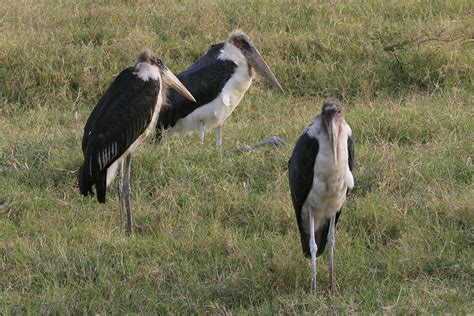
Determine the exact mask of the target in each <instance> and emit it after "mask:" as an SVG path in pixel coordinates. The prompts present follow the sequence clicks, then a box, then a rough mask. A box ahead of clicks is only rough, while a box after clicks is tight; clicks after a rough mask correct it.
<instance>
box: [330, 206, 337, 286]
mask: <svg viewBox="0 0 474 316" xmlns="http://www.w3.org/2000/svg"><path fill="white" fill-rule="evenodd" d="M335 226H336V215H334V216H333V217H331V220H330V222H329V232H328V247H329V257H328V264H329V290H330V291H331V292H334V260H333V259H334V245H335V244H336V239H335V238H334V230H335Z"/></svg>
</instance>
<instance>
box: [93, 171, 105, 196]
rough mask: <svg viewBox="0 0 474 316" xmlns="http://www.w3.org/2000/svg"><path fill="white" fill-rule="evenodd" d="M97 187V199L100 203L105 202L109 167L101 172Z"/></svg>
mask: <svg viewBox="0 0 474 316" xmlns="http://www.w3.org/2000/svg"><path fill="white" fill-rule="evenodd" d="M95 187H96V189H97V201H99V203H105V195H106V193H107V169H105V171H102V172H100V173H99V178H98V179H97V182H96V183H95Z"/></svg>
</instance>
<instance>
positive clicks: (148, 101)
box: [79, 67, 160, 203]
mask: <svg viewBox="0 0 474 316" xmlns="http://www.w3.org/2000/svg"><path fill="white" fill-rule="evenodd" d="M159 90H160V82H159V80H148V81H143V80H142V79H140V78H139V77H138V76H137V75H136V74H135V73H134V69H133V68H132V67H130V68H127V69H125V70H124V71H122V72H121V73H120V74H119V75H118V76H117V78H116V79H115V80H114V82H113V83H112V85H111V86H110V87H109V88H108V89H107V91H106V92H105V94H104V95H103V96H102V98H101V99H100V100H99V102H98V103H97V105H96V107H95V108H94V110H93V111H92V113H91V115H90V116H89V118H88V120H87V123H86V126H85V127H84V136H83V138H82V151H83V153H84V164H83V165H82V166H81V168H80V172H79V173H80V174H79V189H80V191H81V193H82V194H83V195H84V196H87V195H88V194H91V195H92V194H93V191H92V186H93V185H94V184H95V185H96V189H97V199H98V201H99V202H101V203H105V195H106V179H107V168H108V167H109V166H110V165H111V164H113V163H114V162H115V161H116V160H117V159H118V158H120V157H121V156H122V155H123V154H124V153H125V152H126V151H127V149H128V148H129V147H130V145H131V144H133V142H134V141H135V140H136V139H137V138H138V137H139V136H140V135H141V134H142V133H143V132H144V131H145V130H146V128H147V127H148V125H149V124H150V122H151V119H152V117H153V113H154V110H155V107H156V102H157V99H158V93H159Z"/></svg>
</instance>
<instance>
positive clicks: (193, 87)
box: [156, 43, 237, 137]
mask: <svg viewBox="0 0 474 316" xmlns="http://www.w3.org/2000/svg"><path fill="white" fill-rule="evenodd" d="M223 47H224V43H220V44H216V45H213V46H212V47H211V48H210V49H209V51H208V52H207V53H206V54H205V55H204V56H203V57H201V59H199V60H198V61H197V62H196V63H194V64H193V65H192V66H190V67H189V68H187V69H186V70H184V71H183V72H181V73H179V74H178V75H177V77H178V79H179V80H180V81H181V82H182V83H183V84H184V86H185V87H186V88H187V89H188V90H189V92H191V94H192V95H193V96H194V98H195V99H196V102H193V101H190V100H188V99H186V98H184V97H183V96H182V95H180V94H179V93H177V92H176V91H174V90H171V89H170V90H168V93H167V102H166V104H163V106H162V108H161V110H160V115H159V117H158V122H157V125H156V128H157V135H158V137H159V135H160V134H161V130H163V129H167V128H170V127H173V126H174V125H175V124H176V122H177V121H178V120H179V119H181V118H183V117H185V116H187V115H188V114H190V113H192V112H193V111H194V110H196V109H197V108H199V107H200V106H203V105H205V104H207V103H209V102H211V101H212V100H214V99H215V98H216V97H217V96H218V95H219V93H220V92H221V91H222V88H223V87H224V85H225V84H226V82H227V81H228V80H229V78H230V77H231V76H232V74H233V73H234V70H235V68H236V67H237V65H236V64H235V63H234V62H233V61H230V60H221V59H218V57H219V54H220V52H221V50H222V48H223Z"/></svg>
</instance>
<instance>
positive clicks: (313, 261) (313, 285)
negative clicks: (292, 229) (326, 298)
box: [309, 210, 318, 292]
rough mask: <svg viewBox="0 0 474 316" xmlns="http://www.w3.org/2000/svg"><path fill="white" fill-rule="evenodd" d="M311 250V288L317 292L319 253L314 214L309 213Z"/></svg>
mask: <svg viewBox="0 0 474 316" xmlns="http://www.w3.org/2000/svg"><path fill="white" fill-rule="evenodd" d="M309 234H310V237H309V250H310V252H311V268H312V270H311V272H312V274H311V288H312V289H313V291H314V292H316V253H317V252H318V245H317V244H316V240H315V239H314V216H313V212H312V211H311V210H310V211H309Z"/></svg>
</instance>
